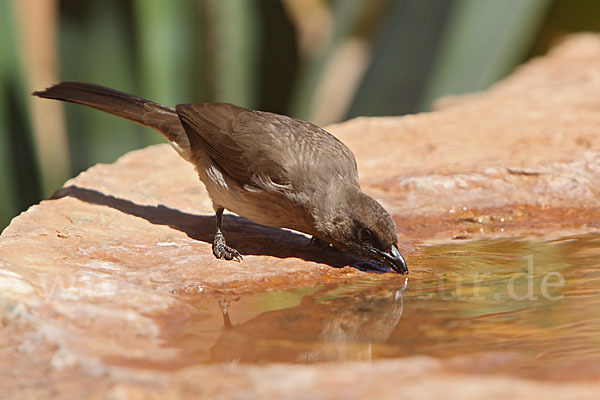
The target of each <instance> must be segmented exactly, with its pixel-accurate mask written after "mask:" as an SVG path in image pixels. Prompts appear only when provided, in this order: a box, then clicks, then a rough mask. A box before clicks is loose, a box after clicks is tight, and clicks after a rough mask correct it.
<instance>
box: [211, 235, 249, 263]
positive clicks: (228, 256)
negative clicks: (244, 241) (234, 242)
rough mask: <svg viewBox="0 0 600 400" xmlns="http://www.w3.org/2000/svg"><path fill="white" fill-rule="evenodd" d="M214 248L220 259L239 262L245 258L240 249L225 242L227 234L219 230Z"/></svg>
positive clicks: (216, 255) (214, 252)
mask: <svg viewBox="0 0 600 400" xmlns="http://www.w3.org/2000/svg"><path fill="white" fill-rule="evenodd" d="M212 250H213V254H214V255H215V257H217V258H220V259H225V260H228V261H229V260H234V261H237V262H240V261H242V260H243V259H244V258H243V257H242V255H241V254H240V252H239V251H237V250H236V249H234V248H231V247H229V246H227V244H226V243H225V236H223V234H222V233H220V232H217V234H216V235H215V240H214V242H213V246H212Z"/></svg>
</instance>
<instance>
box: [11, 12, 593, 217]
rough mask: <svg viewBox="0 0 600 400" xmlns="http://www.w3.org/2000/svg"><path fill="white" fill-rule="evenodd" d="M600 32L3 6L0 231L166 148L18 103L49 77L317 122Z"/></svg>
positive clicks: (476, 15) (434, 90)
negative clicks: (131, 159)
mask: <svg viewBox="0 0 600 400" xmlns="http://www.w3.org/2000/svg"><path fill="white" fill-rule="evenodd" d="M598 30H600V1H597V0H86V1H81V0H62V1H58V0H0V33H1V34H2V36H1V37H2V39H1V41H0V43H1V44H0V188H1V189H0V229H3V228H4V227H5V226H6V225H7V224H8V223H9V222H10V220H11V219H12V218H13V217H14V216H15V215H17V214H18V213H19V212H21V211H23V210H25V209H26V208H27V207H29V206H30V205H31V204H34V203H37V202H39V201H40V199H43V198H46V197H48V196H50V195H51V194H52V193H53V192H54V191H55V190H56V189H57V188H59V187H60V186H61V185H62V184H63V183H64V181H65V180H67V179H68V178H70V177H72V176H74V175H76V174H78V173H79V172H81V171H83V170H85V169H87V168H88V167H89V166H91V165H93V164H96V163H98V162H105V163H106V162H113V161H114V160H115V159H116V158H117V157H119V156H120V155H122V154H124V153H126V152H127V151H130V150H132V149H136V148H139V147H143V146H147V145H149V144H153V143H159V142H161V141H162V139H161V137H160V135H159V134H158V133H153V132H152V131H150V130H148V129H145V128H142V127H139V126H136V125H135V124H133V123H129V122H127V121H124V120H121V119H118V118H116V117H113V116H110V115H107V114H104V113H101V112H98V111H95V110H91V109H87V108H85V107H82V106H74V105H70V104H69V105H65V104H61V103H59V102H54V101H47V100H41V99H37V98H34V97H32V96H30V95H29V93H30V92H31V91H33V90H36V89H42V88H44V87H46V86H48V85H50V84H52V83H55V82H58V81H61V80H80V81H88V82H95V83H99V84H103V85H106V86H109V87H113V88H116V89H119V90H122V91H127V92H131V93H134V94H137V95H139V96H142V97H147V98H150V99H152V100H155V101H157V102H160V103H163V104H166V105H170V106H174V105H175V104H177V103H199V102H203V101H225V102H231V103H236V104H239V105H242V106H245V107H250V108H255V109H260V110H265V111H272V112H277V113H284V114H287V115H291V116H295V117H298V118H302V119H306V120H309V121H312V122H315V123H317V124H319V125H327V124H330V123H333V122H338V121H342V120H346V119H349V118H352V117H355V116H359V115H373V116H377V115H403V114H408V113H415V112H420V111H426V110H428V109H429V108H430V107H431V104H432V102H433V101H434V100H435V99H437V98H439V97H441V96H443V95H447V94H460V93H466V92H472V91H479V90H482V89H485V88H486V87H488V86H489V85H491V84H492V83H494V82H495V81H497V80H499V79H501V78H502V77H503V76H505V75H507V74H508V73H510V72H511V71H512V70H513V69H514V68H515V66H516V65H518V64H521V63H523V62H524V61H525V60H527V59H528V58H531V57H533V56H536V55H539V54H543V53H545V52H546V51H547V50H548V49H549V48H550V47H551V46H552V45H553V44H555V43H556V42H557V41H559V40H560V39H561V38H562V37H563V36H564V35H566V34H568V33H570V32H578V31H598Z"/></svg>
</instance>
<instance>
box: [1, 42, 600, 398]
mask: <svg viewBox="0 0 600 400" xmlns="http://www.w3.org/2000/svg"><path fill="white" fill-rule="evenodd" d="M599 93H600V37H599V36H597V35H592V34H582V35H577V36H573V37H570V38H569V39H567V40H566V41H564V42H563V43H562V44H560V45H559V46H557V47H556V48H555V49H554V50H552V51H551V52H550V53H549V54H548V55H546V56H544V57H541V58H538V59H535V60H533V61H531V62H529V63H527V64H526V65H524V66H522V67H520V68H518V69H517V70H516V71H515V72H514V73H513V74H512V75H511V76H510V77H509V78H507V79H505V80H504V81H502V82H500V83H498V84H496V85H495V86H493V87H492V88H490V89H489V90H488V91H486V92H483V93H479V94H472V95H466V96H458V97H453V98H446V99H442V100H440V101H439V102H438V103H437V105H436V110H435V111H433V112H430V113H422V114H418V115H410V116H404V117H385V118H358V119H354V120H351V121H348V122H344V123H341V124H337V125H333V126H330V127H328V130H329V131H330V132H332V133H333V134H334V135H336V136H337V137H338V138H340V139H341V140H342V141H343V142H345V143H346V144H347V145H348V146H349V147H350V148H351V149H352V150H353V151H354V153H355V155H356V158H357V161H358V165H359V174H360V178H361V184H362V186H363V189H364V190H365V191H366V192H368V193H370V194H372V195H373V196H374V197H375V198H377V199H378V200H380V201H381V202H382V203H383V204H384V205H385V207H386V208H388V210H389V211H390V212H391V213H392V214H393V217H394V219H395V221H396V223H397V225H398V229H399V231H400V234H401V243H400V246H401V248H402V250H403V251H404V253H405V254H406V255H407V257H406V258H407V261H408V264H409V266H411V254H415V252H417V251H418V249H419V247H421V246H426V245H428V244H429V243H433V242H437V241H440V240H452V239H468V238H472V237H478V236H480V235H523V234H527V235H537V236H553V235H554V236H559V235H561V234H563V233H564V232H572V231H589V230H597V229H598V228H599V227H600V185H599V183H600V96H599ZM124 123H126V122H124ZM224 231H225V233H226V237H227V239H228V243H229V244H231V245H232V246H233V247H235V248H237V249H238V250H239V251H240V252H241V253H242V254H243V255H244V261H243V262H242V263H235V262H224V261H220V260H215V259H214V257H213V256H212V253H211V245H210V243H211V241H212V236H213V233H214V218H213V213H212V207H211V204H210V202H209V199H208V197H207V195H206V192H205V189H204V187H203V186H202V184H201V183H200V182H199V181H198V178H197V176H196V174H195V172H194V171H193V169H192V168H191V166H190V165H189V164H187V163H186V162H185V161H183V160H181V159H180V158H178V156H177V154H176V153H175V152H174V151H172V150H171V149H170V148H169V147H168V145H166V144H165V145H157V146H153V147H149V148H146V149H143V150H139V151H134V152H131V153H128V154H126V155H124V156H123V157H121V158H120V159H119V160H118V161H117V162H115V163H114V164H110V165H96V166H94V167H92V168H90V169H89V170H88V171H86V172H84V173H82V174H81V175H79V176H78V177H76V178H73V179H71V180H69V181H68V182H67V183H66V184H65V186H64V187H63V188H62V189H61V190H59V191H58V192H57V194H56V195H55V196H54V197H53V198H52V199H49V200H45V201H42V202H41V203H40V204H38V205H35V206H33V207H31V208H30V209H29V210H27V211H26V212H25V213H23V214H22V215H20V216H18V217H17V218H15V219H14V220H13V221H12V223H11V224H10V226H9V227H7V228H6V230H5V231H4V232H3V233H2V235H1V237H0V288H1V290H0V305H1V307H2V314H1V316H2V319H1V321H0V322H1V325H0V327H1V329H2V334H1V335H0V354H2V357H1V358H0V375H1V380H2V388H1V389H0V393H3V395H2V397H3V398H5V396H6V398H90V399H93V398H114V399H124V398H132V399H138V398H140V399H141V398H160V399H169V398H180V397H185V396H189V397H195V398H265V399H269V398H347V399H352V398H439V397H440V396H442V395H443V397H444V398H450V399H452V398H461V399H469V398H472V399H475V398H483V397H485V398H490V397H494V398H532V397H537V398H542V397H543V398H548V399H554V398H565V397H570V398H597V394H598V393H600V383H598V382H593V381H579V382H561V381H556V382H539V381H535V380H522V379H517V378H509V377H499V376H488V375H485V374H477V373H466V372H464V373H462V372H456V371H453V368H452V363H451V362H450V363H449V362H447V361H444V362H442V361H440V360H436V359H433V358H424V357H412V358H407V359H401V360H389V361H376V362H373V363H364V364H361V363H323V364H314V365H289V364H267V365H252V364H239V365H235V364H234V365H231V364H227V365H188V364H187V363H186V362H185V360H184V361H182V360H181V359H180V357H179V354H178V353H177V351H176V350H174V349H172V348H169V347H168V346H163V338H164V336H165V335H166V334H167V333H165V328H164V327H163V326H161V325H160V323H158V322H157V319H156V318H153V317H152V316H153V315H161V316H163V319H165V318H166V319H169V318H170V319H173V320H177V319H181V320H185V318H187V317H188V316H189V315H190V314H192V313H194V309H193V308H192V307H190V305H189V303H187V302H186V301H185V297H186V296H191V295H194V296H199V295H202V296H204V295H206V296H207V299H208V298H209V296H220V295H237V294H244V293H254V292H258V291H264V290H266V289H284V288H295V287H303V286H310V285H314V284H316V283H320V282H330V281H336V282H337V281H340V280H347V279H353V278H356V277H357V276H360V275H361V274H365V273H367V272H363V271H360V270H358V269H355V268H353V267H351V266H348V265H349V264H351V263H350V262H343V261H340V260H339V258H338V257H336V255H334V254H329V253H327V252H322V251H319V250H316V249H315V248H314V246H311V244H310V241H309V239H308V238H307V237H306V236H304V235H301V234H298V233H296V232H291V231H286V230H279V229H273V228H265V227H261V226H258V225H256V224H253V223H251V222H249V221H247V220H245V219H243V218H240V217H237V216H235V215H226V217H225V219H224ZM412 272H415V273H417V274H418V272H419V265H418V264H417V265H415V266H413V270H412ZM199 293H200V294H199ZM210 304H212V303H210ZM210 304H209V301H208V300H207V307H214V306H212V305H210ZM215 323H222V322H221V321H216V322H215ZM207 346H208V344H207Z"/></svg>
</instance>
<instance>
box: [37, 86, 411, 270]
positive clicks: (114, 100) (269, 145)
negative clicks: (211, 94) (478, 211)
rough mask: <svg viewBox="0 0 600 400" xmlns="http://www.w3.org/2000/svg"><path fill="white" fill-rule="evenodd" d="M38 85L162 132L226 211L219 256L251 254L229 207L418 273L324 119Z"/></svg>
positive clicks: (216, 246)
mask: <svg viewBox="0 0 600 400" xmlns="http://www.w3.org/2000/svg"><path fill="white" fill-rule="evenodd" d="M33 95H35V96H39V97H44V98H49V99H57V100H63V101H68V102H72V103H78V104H83V105H86V106H89V107H93V108H96V109H99V110H102V111H105V112H108V113H111V114H114V115H117V116H119V117H123V118H127V119H129V120H131V121H134V122H137V123H138V124H141V125H145V126H148V127H150V128H153V129H155V130H157V131H158V132H160V133H161V134H162V135H163V136H164V137H165V138H166V139H167V140H168V141H169V143H170V144H171V146H172V147H173V148H174V149H175V150H176V151H177V152H178V153H179V155H180V156H181V157H183V158H184V159H185V160H187V161H189V162H190V163H192V164H193V165H194V166H195V168H196V171H197V172H198V175H199V177H200V180H201V181H202V182H203V183H204V185H205V186H206V190H207V191H208V194H209V196H210V198H211V200H212V203H213V208H214V210H215V212H216V224H217V229H216V234H215V238H214V241H213V246H212V249H213V253H214V255H215V256H216V257H217V258H224V259H226V260H232V259H233V260H236V261H240V260H241V259H242V256H241V255H240V253H239V252H238V251H237V250H235V249H233V248H231V247H229V246H227V244H226V243H225V237H224V236H223V232H222V231H221V218H222V215H223V210H224V209H228V210H230V211H232V212H234V213H236V214H238V215H240V216H242V217H245V218H247V219H249V220H251V221H254V222H256V223H258V224H262V225H267V226H273V227H283V228H289V229H294V230H297V231H301V232H304V233H308V234H310V235H312V236H313V238H315V239H318V240H321V241H323V242H326V243H329V244H331V245H333V246H334V247H336V248H338V249H340V250H342V251H347V252H350V253H352V254H354V255H357V256H359V257H363V258H367V259H370V260H375V261H377V262H380V263H383V264H385V265H387V266H389V267H390V268H392V269H393V270H394V271H396V272H400V273H408V268H407V266H406V262H405V261H404V259H403V258H402V256H401V255H400V252H399V251H398V231H397V229H396V225H395V224H394V221H393V220H392V218H391V217H390V215H389V214H388V213H387V211H386V210H385V209H384V208H383V207H382V206H381V205H380V204H379V203H378V202H377V201H375V200H374V199H373V198H371V197H369V196H367V195H366V194H365V193H363V192H362V190H361V188H360V184H359V182H358V172H357V168H356V160H355V159H354V155H353V154H352V151H350V149H349V148H348V147H346V146H345V145H344V144H343V143H342V142H341V141H339V140H338V139H337V138H335V137H334V136H333V135H331V134H330V133H328V132H327V131H325V130H323V129H321V128H319V127H318V126H316V125H313V124H311V123H308V122H305V121H301V120H298V119H295V118H290V117H286V116H283V115H278V114H272V113H268V112H261V111H252V110H248V109H246V108H242V107H239V106H236V105H233V104H226V103H202V104H179V105H177V106H176V107H175V109H173V108H170V107H166V106H163V105H160V104H157V103H154V102H151V101H148V100H145V99H142V98H140V97H136V96H132V95H130V94H127V93H123V92H119V91H116V90H113V89H109V88H106V87H103V86H98V85H94V84H91V83H83V82H62V83H59V84H57V85H54V86H51V87H49V88H47V89H45V90H42V91H38V92H34V93H33Z"/></svg>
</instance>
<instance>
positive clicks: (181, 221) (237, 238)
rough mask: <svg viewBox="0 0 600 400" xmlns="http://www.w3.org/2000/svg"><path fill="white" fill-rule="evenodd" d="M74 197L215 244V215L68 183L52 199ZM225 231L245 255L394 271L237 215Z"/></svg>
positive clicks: (226, 221) (227, 221)
mask: <svg viewBox="0 0 600 400" xmlns="http://www.w3.org/2000/svg"><path fill="white" fill-rule="evenodd" d="M67 196H68V197H74V198H76V199H79V200H81V201H84V202H86V203H90V204H97V205H103V206H107V207H111V208H114V209H115V210H119V211H121V212H123V213H125V214H129V215H133V216H136V217H140V218H143V219H145V220H147V221H148V222H150V223H152V224H155V225H165V226H169V227H171V228H173V229H177V230H179V231H181V232H183V233H185V234H186V235H188V236H189V237H190V238H192V239H194V240H199V241H202V242H205V243H209V244H212V242H213V238H214V234H215V229H216V228H215V217H214V216H212V215H211V216H208V215H194V214H188V213H185V212H182V211H179V210H176V209H173V208H169V207H165V206H163V205H158V206H147V205H140V204H136V203H134V202H132V201H130V200H126V199H120V198H118V197H114V196H110V195H106V194H103V193H101V192H99V191H97V190H93V189H87V188H81V187H77V186H67V187H64V188H61V189H59V190H58V191H57V192H56V193H55V194H54V195H53V196H52V197H51V200H57V199H60V198H63V197H67ZM223 232H224V234H225V237H226V238H227V243H228V244H229V245H230V246H232V247H233V248H235V249H237V250H238V251H239V252H240V253H242V255H256V256H271V257H276V258H290V257H295V258H300V259H303V260H305V261H313V262H317V263H321V264H327V265H329V266H332V267H336V268H342V267H345V266H351V267H354V268H357V269H360V270H363V271H370V272H390V271H389V269H388V268H387V267H385V266H381V265H377V264H375V263H373V262H370V261H367V260H362V259H360V258H357V257H354V256H352V255H350V254H346V253H343V252H340V251H338V250H336V249H335V248H332V247H328V248H326V247H323V246H319V245H315V244H313V243H311V241H310V238H308V237H306V236H305V235H302V234H300V233H297V232H294V231H291V230H287V229H281V228H272V227H267V226H262V225H258V224H255V223H254V222H251V221H249V220H247V219H245V218H242V217H239V216H237V215H225V216H223Z"/></svg>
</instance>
